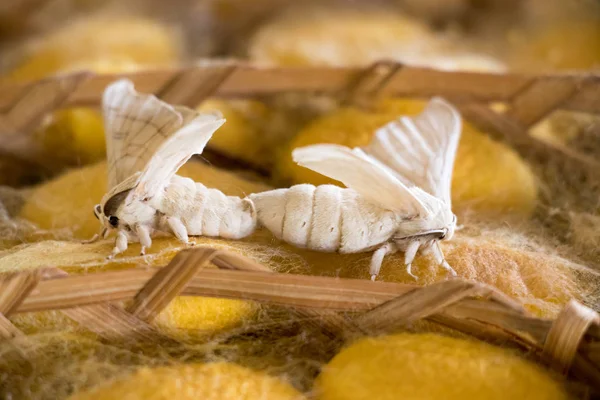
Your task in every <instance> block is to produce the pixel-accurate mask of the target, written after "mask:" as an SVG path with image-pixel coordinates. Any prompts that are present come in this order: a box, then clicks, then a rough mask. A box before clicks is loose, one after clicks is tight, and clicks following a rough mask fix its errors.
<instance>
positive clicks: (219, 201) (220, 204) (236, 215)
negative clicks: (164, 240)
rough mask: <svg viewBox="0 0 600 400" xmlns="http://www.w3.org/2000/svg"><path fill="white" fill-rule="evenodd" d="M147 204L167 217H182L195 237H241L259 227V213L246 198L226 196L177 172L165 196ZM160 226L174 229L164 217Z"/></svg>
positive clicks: (186, 226) (160, 221) (182, 220)
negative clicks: (257, 223)
mask: <svg viewBox="0 0 600 400" xmlns="http://www.w3.org/2000/svg"><path fill="white" fill-rule="evenodd" d="M148 204H149V205H150V206H151V207H153V208H155V209H156V211H158V212H159V213H160V214H161V215H163V216H165V217H167V218H168V217H170V218H177V219H179V220H180V221H181V223H182V224H183V226H184V227H185V229H186V231H187V234H188V235H192V236H218V237H222V238H226V239H241V238H243V237H246V236H248V235H249V234H251V233H252V232H253V231H254V229H255V227H256V213H255V212H254V208H253V206H252V203H251V202H250V201H248V200H247V199H241V198H239V197H236V196H226V195H225V194H223V192H221V191H220V190H217V189H209V188H207V187H206V186H204V185H203V184H201V183H198V182H194V181H193V180H191V179H189V178H183V177H180V176H177V175H175V176H174V177H173V178H172V179H171V183H170V185H169V186H167V187H166V190H165V193H164V195H163V196H160V197H158V196H157V198H155V199H152V200H150V201H149V203H148ZM158 228H159V230H163V231H164V230H167V229H168V230H171V229H170V227H169V226H168V224H166V221H165V218H164V217H163V218H159V220H158Z"/></svg>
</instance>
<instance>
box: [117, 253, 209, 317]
mask: <svg viewBox="0 0 600 400" xmlns="http://www.w3.org/2000/svg"><path fill="white" fill-rule="evenodd" d="M209 250H210V251H201V252H193V253H189V254H187V253H185V252H180V253H179V254H177V255H176V256H175V258H173V260H171V262H170V263H169V265H167V266H166V267H164V268H161V269H160V270H159V271H158V272H157V273H156V274H154V276H153V277H152V278H151V279H150V280H149V281H148V283H146V284H145V285H144V287H143V288H142V289H140V290H139V291H138V292H137V294H136V295H135V297H134V298H133V303H132V304H131V305H130V306H129V307H127V311H128V312H129V313H131V314H132V315H134V316H136V317H138V318H140V319H142V320H144V321H147V322H150V321H152V320H153V319H154V318H155V317H156V316H157V315H158V314H159V313H160V312H161V311H162V310H163V309H164V308H165V307H166V306H167V305H169V303H170V302H171V300H173V299H174V298H175V297H177V296H178V295H179V293H180V292H181V291H182V290H183V289H184V288H185V287H186V286H187V284H188V283H189V281H190V279H192V277H194V275H196V273H197V271H198V270H199V269H202V268H204V267H205V266H206V265H207V264H208V263H209V262H210V260H211V259H212V258H213V257H214V256H215V253H216V252H217V251H218V250H215V249H209Z"/></svg>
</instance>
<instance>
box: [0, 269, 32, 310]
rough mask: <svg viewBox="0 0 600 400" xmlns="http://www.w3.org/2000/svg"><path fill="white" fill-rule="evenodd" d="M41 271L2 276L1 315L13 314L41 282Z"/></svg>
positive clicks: (0, 284) (0, 281) (0, 277)
mask: <svg viewBox="0 0 600 400" xmlns="http://www.w3.org/2000/svg"><path fill="white" fill-rule="evenodd" d="M40 276H41V274H40V271H36V272H27V273H14V274H8V275H3V276H0V287H1V288H2V291H0V313H2V314H4V315H5V316H7V317H8V316H9V315H10V314H12V313H13V312H14V311H15V310H16V309H17V308H18V307H19V305H20V304H21V303H22V302H23V300H25V298H27V296H28V295H29V293H31V291H32V290H33V289H34V288H35V287H36V285H37V283H38V282H39V280H40Z"/></svg>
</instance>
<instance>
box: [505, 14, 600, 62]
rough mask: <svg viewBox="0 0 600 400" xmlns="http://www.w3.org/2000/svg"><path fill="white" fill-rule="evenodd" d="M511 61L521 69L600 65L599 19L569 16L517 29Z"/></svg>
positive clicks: (512, 35)
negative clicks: (535, 26) (522, 29)
mask: <svg viewBox="0 0 600 400" xmlns="http://www.w3.org/2000/svg"><path fill="white" fill-rule="evenodd" d="M509 40H510V42H511V44H512V49H511V52H512V57H511V58H512V64H513V65H514V66H515V67H516V68H518V69H522V70H526V71H531V72H539V71H540V69H541V70H545V71H550V70H569V69H586V70H587V69H591V68H597V67H599V66H600V18H597V17H596V18H594V17H592V18H589V14H588V16H586V17H583V18H581V17H578V18H567V19H565V20H563V21H555V22H553V23H548V24H545V25H544V26H542V27H539V28H537V29H530V30H524V31H518V32H514V33H512V34H511V35H510V37H509Z"/></svg>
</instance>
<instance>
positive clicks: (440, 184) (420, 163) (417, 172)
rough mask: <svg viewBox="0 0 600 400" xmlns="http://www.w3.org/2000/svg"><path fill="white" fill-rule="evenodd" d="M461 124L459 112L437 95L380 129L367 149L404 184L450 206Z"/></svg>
mask: <svg viewBox="0 0 600 400" xmlns="http://www.w3.org/2000/svg"><path fill="white" fill-rule="evenodd" d="M461 125H462V124H461V117H460V114H459V112H458V111H457V110H456V109H455V108H454V107H453V106H452V105H450V104H449V103H448V102H446V101H445V100H443V99H441V98H439V97H436V98H433V99H432V100H431V101H430V102H429V104H428V105H427V107H426V108H425V110H424V111H423V112H422V113H421V114H419V115H417V116H415V117H400V118H399V119H398V120H396V121H393V122H390V123H389V124H387V125H385V126H383V127H382V128H380V129H378V130H377V132H376V133H375V135H374V137H373V139H372V140H371V142H370V143H369V145H368V146H366V147H365V148H364V151H365V153H367V154H368V155H370V156H371V157H373V158H375V159H377V160H378V161H380V162H381V163H383V164H385V165H386V166H387V167H389V168H390V169H391V170H392V171H393V173H394V174H395V175H396V177H397V178H398V179H399V180H401V181H402V182H403V183H404V184H405V185H407V186H412V185H415V186H418V187H420V188H422V189H423V190H425V191H426V192H427V193H429V194H431V195H433V196H434V197H436V198H438V199H440V200H442V201H444V202H445V203H446V204H447V205H448V206H450V204H451V197H450V194H451V193H450V191H451V183H452V169H453V168H454V160H455V157H456V149H457V147H458V142H459V140H460V133H461V128H462V127H461Z"/></svg>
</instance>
